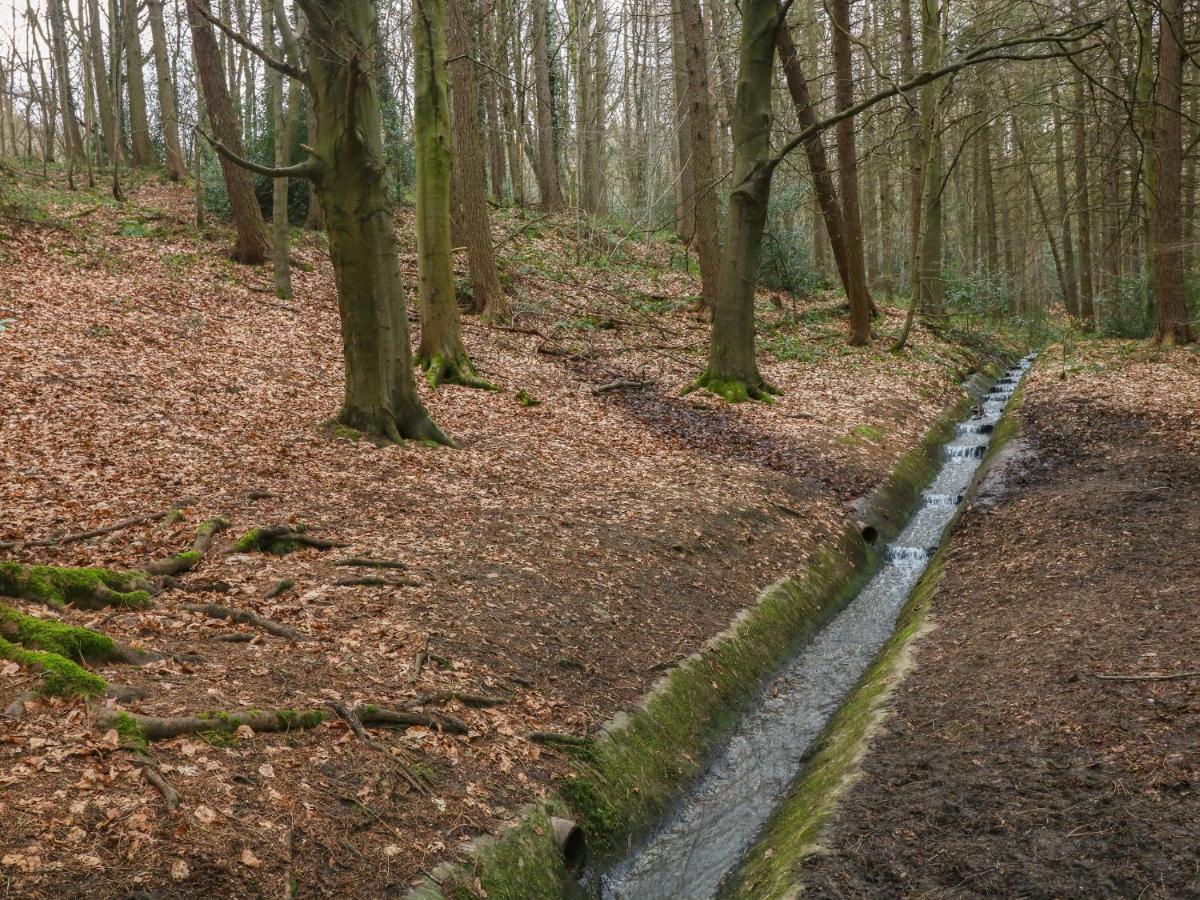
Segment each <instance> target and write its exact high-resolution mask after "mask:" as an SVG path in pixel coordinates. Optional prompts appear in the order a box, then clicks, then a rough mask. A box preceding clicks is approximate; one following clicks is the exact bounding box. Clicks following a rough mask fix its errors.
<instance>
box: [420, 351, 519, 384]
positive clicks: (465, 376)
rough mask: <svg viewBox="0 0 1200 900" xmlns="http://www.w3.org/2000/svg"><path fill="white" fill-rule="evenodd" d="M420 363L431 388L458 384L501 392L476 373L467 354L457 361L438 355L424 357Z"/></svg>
mask: <svg viewBox="0 0 1200 900" xmlns="http://www.w3.org/2000/svg"><path fill="white" fill-rule="evenodd" d="M418 362H419V363H420V366H421V368H422V369H424V370H425V380H426V381H427V382H428V383H429V386H430V387H431V388H436V387H437V386H438V385H442V384H457V385H461V386H462V387H469V388H477V389H478V390H481V391H498V390H500V388H499V387H498V386H496V385H494V384H492V382H490V381H488V380H487V379H486V378H480V377H479V375H478V374H477V373H476V372H475V366H474V365H473V364H472V363H471V360H470V358H469V357H468V356H466V355H465V354H464V355H463V356H460V357H458V358H457V359H451V358H448V357H445V356H442V355H441V354H440V353H438V354H434V355H433V356H432V357H422V358H421V359H420V360H418Z"/></svg>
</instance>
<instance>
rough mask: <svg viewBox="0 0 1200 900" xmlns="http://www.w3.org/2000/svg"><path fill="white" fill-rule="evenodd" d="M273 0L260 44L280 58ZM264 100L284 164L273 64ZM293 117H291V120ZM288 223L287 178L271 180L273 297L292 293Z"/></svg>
mask: <svg viewBox="0 0 1200 900" xmlns="http://www.w3.org/2000/svg"><path fill="white" fill-rule="evenodd" d="M278 13H279V15H280V16H283V15H286V13H285V12H284V9H283V3H282V2H280V3H279V6H278ZM275 15H276V8H275V0H263V2H262V27H263V47H264V48H265V49H266V51H267V53H269V54H270V55H271V56H274V57H276V58H279V52H278V49H277V47H278V44H277V43H276V41H275ZM266 68H267V71H266V76H267V99H268V102H269V105H270V113H271V130H272V132H273V137H274V142H275V146H274V157H275V166H276V168H281V167H283V166H286V165H287V164H288V162H289V159H288V156H289V154H290V152H291V141H290V140H289V138H290V137H291V134H290V130H291V129H289V128H288V123H287V120H286V119H285V118H284V115H283V75H282V74H281V73H280V72H279V70H278V69H276V68H274V67H273V66H267V67H266ZM295 118H296V117H295V116H293V117H292V119H293V121H294V120H295ZM289 224H290V223H289V222H288V179H286V178H272V179H271V246H272V249H273V254H272V266H273V268H274V274H275V296H276V297H278V298H279V299H281V300H288V299H290V298H291V296H292V265H291V260H290V256H291V234H290V233H289V228H288V226H289Z"/></svg>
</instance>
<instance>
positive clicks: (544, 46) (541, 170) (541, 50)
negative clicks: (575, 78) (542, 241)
mask: <svg viewBox="0 0 1200 900" xmlns="http://www.w3.org/2000/svg"><path fill="white" fill-rule="evenodd" d="M547 2H548V0H533V26H532V27H533V74H534V96H535V102H534V118H535V119H536V120H537V165H536V166H535V167H534V172H535V174H536V175H537V182H538V191H539V192H540V193H541V198H542V200H541V202H542V209H544V210H546V212H558V211H559V210H561V209H562V208H563V207H564V206H565V205H566V203H565V201H564V199H563V193H562V184H561V182H560V181H559V178H558V152H557V150H556V148H555V136H554V118H555V116H554V96H553V94H552V93H551V90H550V54H549V49H548V46H549V30H550V21H549V17H548V15H547V10H546V4H547Z"/></svg>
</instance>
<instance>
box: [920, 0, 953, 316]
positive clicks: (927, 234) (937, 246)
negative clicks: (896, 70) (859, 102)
mask: <svg viewBox="0 0 1200 900" xmlns="http://www.w3.org/2000/svg"><path fill="white" fill-rule="evenodd" d="M941 23H942V19H941V9H940V7H939V0H921V68H922V69H923V70H926V71H928V70H931V69H935V68H937V67H938V66H939V65H941V63H942V24H941ZM938 91H939V86H938V85H937V84H928V85H926V86H925V87H923V88H921V102H920V114H921V146H922V148H923V149H924V151H925V156H924V160H923V163H922V167H921V231H920V247H921V251H920V256H919V265H918V266H917V272H918V278H919V279H920V280H919V289H918V291H917V297H919V298H920V305H921V314H922V315H923V316H924V318H925V319H927V320H930V321H937V320H940V319H942V318H944V316H945V314H946V313H945V293H946V286H945V282H944V281H943V280H942V252H943V249H942V191H943V187H944V185H943V184H942V181H943V175H942V165H943V161H942V152H943V151H942V133H941V126H940V114H939V106H940V103H939V101H938Z"/></svg>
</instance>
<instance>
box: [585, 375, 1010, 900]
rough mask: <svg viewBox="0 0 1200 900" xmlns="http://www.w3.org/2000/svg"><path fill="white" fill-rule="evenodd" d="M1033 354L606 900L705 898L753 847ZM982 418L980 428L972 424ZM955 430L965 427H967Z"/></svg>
mask: <svg viewBox="0 0 1200 900" xmlns="http://www.w3.org/2000/svg"><path fill="white" fill-rule="evenodd" d="M1032 361H1033V356H1032V354H1031V355H1030V356H1028V357H1026V358H1025V359H1023V360H1021V362H1020V363H1018V364H1017V365H1016V366H1015V367H1013V368H1012V369H1011V370H1010V371H1009V373H1008V375H1007V376H1006V377H1005V379H1004V381H1005V382H1006V383H1005V385H1004V387H1005V390H1002V391H999V392H996V391H993V392H992V393H991V394H990V395H989V396H988V398H987V399H986V400H985V401H984V402H983V408H982V415H978V416H976V414H978V413H980V412H981V410H979V409H978V408H977V409H976V410H975V412H974V413H973V418H972V419H970V420H968V421H967V422H964V423H962V426H960V429H959V437H958V438H956V439H955V440H954V441H952V442H951V443H950V444H948V445H946V449H945V457H946V458H945V462H944V463H943V465H942V468H941V470H940V471H939V472H938V474H937V476H936V477H935V478H934V479H933V481H932V482H931V483H930V484H929V485H928V486H927V487H926V490H925V494H924V495H923V496H924V502H923V503H922V505H921V506H920V507H919V508H918V510H917V511H916V513H914V514H913V516H912V518H911V519H910V520H909V522H908V524H907V525H906V526H905V528H904V530H903V531H902V532H901V533H900V534H899V535H898V536H897V537H896V539H895V540H894V541H893V542H892V543H891V544H890V545H889V546H888V547H887V549H886V552H885V553H884V555H883V564H882V566H881V568H880V569H879V571H878V572H877V574H876V575H875V577H874V578H872V579H871V580H870V581H869V582H868V583H867V585H866V586H865V587H864V588H863V589H862V591H861V592H860V593H859V594H858V596H857V597H855V598H854V599H853V600H851V601H850V603H849V604H848V605H847V606H846V608H845V609H843V610H842V612H841V613H839V614H838V615H837V616H836V617H835V618H834V619H833V621H832V622H830V623H829V624H828V625H826V626H825V627H824V628H823V629H822V630H821V631H820V632H818V633H817V634H816V635H815V636H814V637H813V639H812V640H811V641H810V642H809V643H808V644H807V645H805V646H804V648H803V649H801V651H800V652H799V653H798V654H797V655H796V656H795V657H794V658H793V659H792V660H791V662H789V663H788V664H787V665H786V666H785V667H784V669H783V670H782V671H781V672H780V673H779V675H778V676H776V678H775V679H774V680H773V681H772V682H771V683H770V684H769V685H767V686H766V689H765V690H764V692H763V694H762V696H761V698H760V700H759V702H758V704H757V705H756V706H755V707H754V708H752V709H751V710H750V711H749V712H748V713H747V714H746V715H745V716H744V717H743V718H742V719H741V721H740V722H739V723H738V725H737V727H736V728H735V730H734V733H733V736H732V737H731V739H730V741H729V743H728V744H727V745H726V747H725V749H724V750H723V751H722V753H721V754H720V755H719V756H718V757H717V758H716V759H715V760H714V761H713V762H712V764H711V766H710V767H709V769H708V771H707V772H706V773H705V775H704V776H703V777H702V778H701V779H700V780H699V782H698V783H697V784H695V785H694V786H693V788H692V790H691V791H690V792H689V793H688V794H687V795H686V796H685V797H684V798H683V799H682V801H681V803H680V805H679V807H678V809H677V811H676V813H675V814H674V815H673V816H672V817H671V818H670V819H669V820H668V821H666V822H665V823H664V824H663V825H662V826H661V827H660V828H659V830H658V831H657V832H655V833H654V834H652V835H651V836H650V838H649V839H648V840H647V841H645V842H644V843H643V844H642V845H641V846H640V847H638V848H636V849H635V850H634V851H633V852H632V853H631V854H630V855H628V856H627V857H626V858H625V859H623V860H621V861H620V862H619V863H618V864H617V865H616V866H615V867H614V868H612V869H611V870H609V871H608V872H606V873H603V874H602V875H601V876H600V877H599V878H598V879H596V880H595V881H593V882H592V883H591V884H590V885H589V889H590V891H591V893H592V896H596V897H601V898H604V900H650V898H668V897H669V898H672V900H711V898H713V897H715V896H716V895H717V892H718V890H719V889H720V887H721V884H722V882H723V880H724V879H725V878H726V877H727V876H728V875H729V874H730V872H731V871H733V870H734V869H735V868H736V867H737V866H738V864H739V862H740V861H741V860H742V858H743V857H744V856H745V854H746V852H747V851H748V850H749V849H750V848H751V847H752V846H753V844H754V842H755V840H756V838H757V837H758V835H759V833H760V832H761V830H762V828H763V826H764V825H765V824H766V823H767V821H768V820H769V819H770V817H771V814H772V813H773V812H774V810H775V809H776V807H777V806H778V804H779V803H780V802H781V801H782V800H783V799H784V798H785V797H786V796H787V793H788V790H789V788H790V786H791V785H792V783H793V782H794V781H795V779H796V778H797V777H798V776H799V775H800V773H801V771H802V768H803V760H804V757H805V754H806V752H807V751H808V748H809V746H810V745H811V743H812V742H813V740H815V739H816V737H817V736H818V735H819V734H820V733H821V730H822V728H824V726H825V724H826V722H828V720H829V718H830V717H831V716H832V715H833V713H834V712H835V711H836V710H837V708H838V706H839V705H840V704H841V702H842V700H843V699H844V698H845V696H846V695H847V694H848V693H849V692H850V690H851V689H852V688H853V687H854V685H855V683H856V682H857V681H858V679H859V677H860V676H861V675H862V673H863V671H864V670H865V669H866V667H867V666H868V665H870V663H871V660H872V659H873V658H874V656H875V654H876V653H877V652H878V651H879V648H880V647H882V646H883V644H884V642H885V641H886V640H887V639H888V637H889V636H890V635H891V633H892V630H893V629H894V628H895V624H896V617H897V616H898V615H899V613H900V610H901V608H902V607H903V606H904V603H905V601H906V600H907V598H908V595H909V592H910V591H911V590H912V589H913V587H914V586H915V585H916V583H917V581H918V579H920V577H921V574H922V572H924V570H925V567H926V566H927V565H928V563H929V559H930V557H931V556H932V554H933V552H935V551H936V549H937V546H938V544H939V543H940V542H941V539H942V532H943V531H944V530H945V527H946V525H947V524H948V523H949V522H950V520H951V519H952V518H953V517H954V513H955V511H956V508H957V506H958V504H959V503H960V502H961V499H962V496H963V494H964V492H965V491H966V490H967V488H968V487H969V486H970V484H971V480H972V478H973V476H974V474H975V470H976V468H977V467H978V466H979V460H980V458H981V457H982V456H983V455H984V453H985V452H986V450H987V446H988V442H989V440H990V438H989V436H988V435H989V433H990V432H991V429H992V427H994V425H995V423H996V420H997V419H998V418H999V415H1000V413H1001V411H1002V410H1003V408H1004V406H1005V404H1006V403H1007V402H1008V399H1009V398H1010V397H1011V396H1012V389H1011V388H1010V386H1012V387H1015V386H1016V385H1017V384H1018V383H1019V382H1020V380H1021V378H1022V377H1023V376H1024V374H1025V372H1026V370H1027V369H1028V368H1029V366H1030V365H1031V364H1032ZM976 425H979V426H983V425H986V426H987V428H986V430H985V429H983V428H982V427H979V428H975V427H973V426H976ZM963 426H972V427H971V428H969V429H968V430H966V431H964V430H963Z"/></svg>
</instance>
